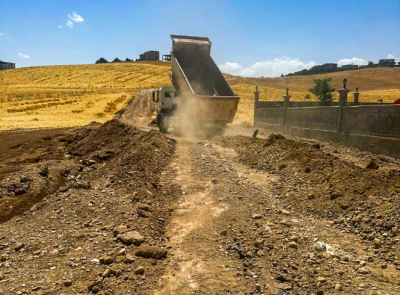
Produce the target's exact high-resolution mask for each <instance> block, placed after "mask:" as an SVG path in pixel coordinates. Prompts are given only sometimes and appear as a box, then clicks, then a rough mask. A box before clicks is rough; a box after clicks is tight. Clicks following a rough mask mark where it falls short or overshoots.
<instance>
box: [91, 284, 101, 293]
mask: <svg viewBox="0 0 400 295" xmlns="http://www.w3.org/2000/svg"><path fill="white" fill-rule="evenodd" d="M92 292H93V293H99V292H100V287H99V286H97V285H96V286H93V288H92Z"/></svg>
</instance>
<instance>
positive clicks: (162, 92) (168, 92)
mask: <svg viewBox="0 0 400 295" xmlns="http://www.w3.org/2000/svg"><path fill="white" fill-rule="evenodd" d="M153 101H154V102H155V103H156V104H157V125H158V127H159V129H160V131H161V132H162V133H167V132H168V127H169V122H168V121H169V120H168V119H170V118H171V117H173V116H174V113H175V111H176V110H177V107H178V103H179V99H178V96H177V92H176V91H175V88H174V87H172V86H165V87H161V88H158V89H157V90H155V91H153ZM167 118H168V119H167Z"/></svg>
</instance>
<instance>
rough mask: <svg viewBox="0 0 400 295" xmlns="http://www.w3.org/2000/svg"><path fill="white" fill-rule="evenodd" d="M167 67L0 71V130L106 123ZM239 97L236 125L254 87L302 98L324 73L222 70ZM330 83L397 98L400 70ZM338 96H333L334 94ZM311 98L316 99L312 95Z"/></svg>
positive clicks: (369, 96) (246, 112)
mask: <svg viewBox="0 0 400 295" xmlns="http://www.w3.org/2000/svg"><path fill="white" fill-rule="evenodd" d="M170 73H171V66H170V64H169V63H164V62H129V63H109V64H91V65H69V66H46V67H31V68H20V69H15V70H7V71H0V130H1V129H15V128H42V127H71V126H80V125H85V124H88V123H90V122H91V121H99V122H105V121H107V120H109V119H111V118H112V117H113V114H114V113H115V112H116V111H118V110H119V109H121V108H122V107H124V106H125V105H126V103H127V102H128V100H129V98H130V97H132V96H135V95H136V94H137V93H138V92H139V91H140V90H141V89H148V88H157V87H161V86H164V85H169V84H170V83H171V82H170V79H169V74H170ZM225 76H226V78H227V80H228V82H229V83H230V85H231V86H232V88H233V90H234V92H235V93H238V94H239V95H240V96H241V102H240V104H239V109H238V112H237V115H236V117H235V121H234V124H236V123H240V122H242V121H249V122H252V120H253V100H254V94H253V92H254V91H255V86H256V85H258V86H259V91H260V92H261V95H260V99H261V100H272V101H279V100H282V95H284V94H285V90H284V89H285V88H286V87H289V88H290V95H292V98H291V99H292V100H304V97H305V95H306V94H308V89H309V88H310V87H312V85H313V79H315V78H321V77H323V75H315V76H296V77H284V78H244V77H236V76H231V75H228V74H225ZM328 76H329V77H332V81H333V86H334V87H335V88H339V87H341V83H342V82H341V81H342V80H343V78H347V80H348V86H349V88H350V89H352V90H355V87H356V86H358V87H359V89H360V92H361V95H360V100H361V101H373V102H376V101H377V100H378V99H382V100H383V101H384V102H392V101H394V100H395V99H397V98H400V69H398V68H373V69H364V70H358V71H347V72H340V73H332V74H329V75H328ZM335 99H337V95H336V96H335ZM311 100H316V98H315V97H313V96H312V95H311Z"/></svg>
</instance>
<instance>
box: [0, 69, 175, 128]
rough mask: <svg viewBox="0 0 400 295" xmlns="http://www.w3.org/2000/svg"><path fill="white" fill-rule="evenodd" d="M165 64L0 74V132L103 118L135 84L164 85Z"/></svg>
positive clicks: (121, 104)
mask: <svg viewBox="0 0 400 295" xmlns="http://www.w3.org/2000/svg"><path fill="white" fill-rule="evenodd" d="M169 73H170V66H169V64H165V63H161V62H154V63H139V62H138V63H112V64H98V65H76V66H51V67H35V68H22V69H15V70H10V71H1V72H0V130H1V129H2V130H7V129H15V128H42V127H71V126H80V125H85V124H88V123H90V122H92V121H98V122H105V121H107V120H109V119H111V118H112V117H113V115H114V113H115V112H116V111H118V110H119V109H121V108H122V107H124V106H125V105H126V102H127V101H128V98H129V97H131V96H132V95H133V94H135V93H136V92H137V89H141V88H156V87H161V86H163V85H169V84H170V81H169V78H168V74H169Z"/></svg>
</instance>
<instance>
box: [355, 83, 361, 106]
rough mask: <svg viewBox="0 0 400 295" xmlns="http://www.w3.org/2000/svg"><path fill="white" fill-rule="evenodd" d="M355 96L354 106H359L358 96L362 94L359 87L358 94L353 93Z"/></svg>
mask: <svg viewBox="0 0 400 295" xmlns="http://www.w3.org/2000/svg"><path fill="white" fill-rule="evenodd" d="M353 95H354V105H358V96H359V95H360V92H358V87H357V88H356V92H353Z"/></svg>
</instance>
